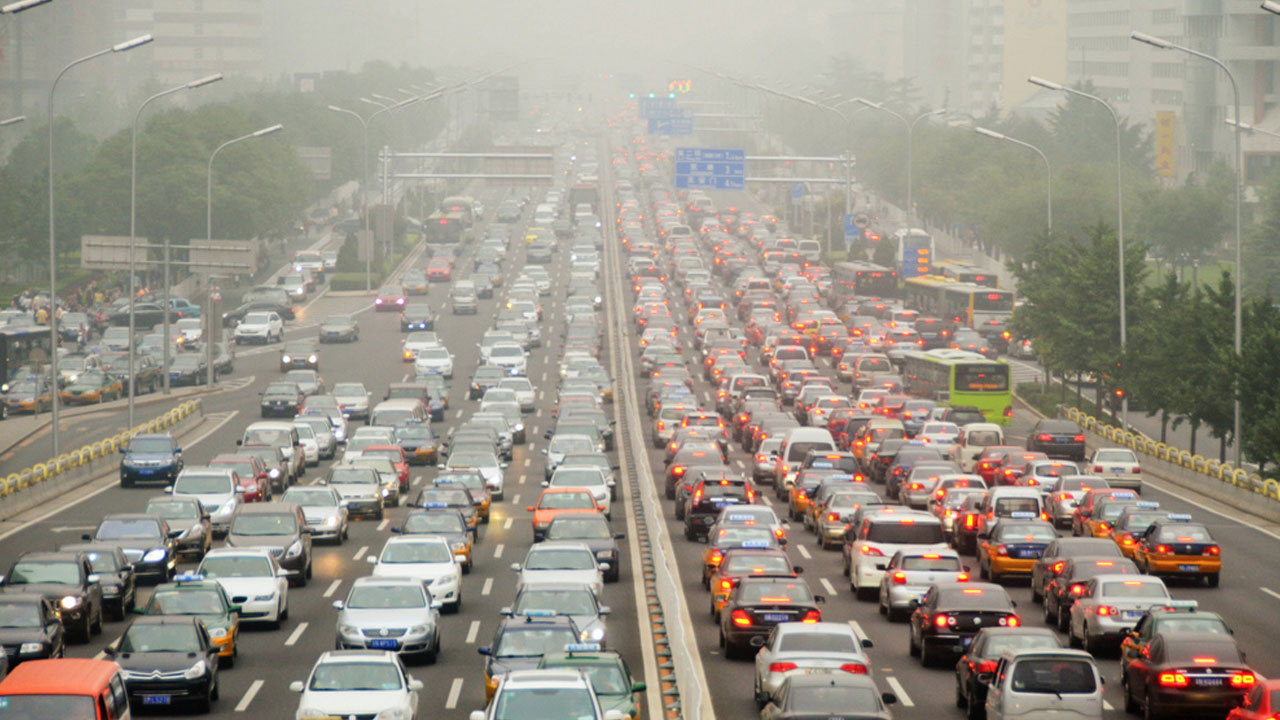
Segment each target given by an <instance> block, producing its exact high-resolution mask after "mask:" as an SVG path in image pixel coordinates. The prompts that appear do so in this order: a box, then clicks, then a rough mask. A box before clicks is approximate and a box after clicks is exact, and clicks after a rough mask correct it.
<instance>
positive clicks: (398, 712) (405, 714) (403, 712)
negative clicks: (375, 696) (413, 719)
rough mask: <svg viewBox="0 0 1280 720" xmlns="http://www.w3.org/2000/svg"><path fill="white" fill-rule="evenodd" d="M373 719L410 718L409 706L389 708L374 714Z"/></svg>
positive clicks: (402, 719) (395, 719) (403, 719)
mask: <svg viewBox="0 0 1280 720" xmlns="http://www.w3.org/2000/svg"><path fill="white" fill-rule="evenodd" d="M373 720H409V710H408V709H407V708H388V709H386V710H383V711H382V712H380V713H378V714H377V715H374V716H373Z"/></svg>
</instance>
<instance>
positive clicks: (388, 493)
mask: <svg viewBox="0 0 1280 720" xmlns="http://www.w3.org/2000/svg"><path fill="white" fill-rule="evenodd" d="M382 497H391V489H390V488H382Z"/></svg>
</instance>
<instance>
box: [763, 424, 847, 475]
mask: <svg viewBox="0 0 1280 720" xmlns="http://www.w3.org/2000/svg"><path fill="white" fill-rule="evenodd" d="M837 449H838V448H837V447H836V441H835V439H834V438H832V437H831V433H829V432H827V430H826V428H814V427H798V428H791V429H790V430H788V431H787V434H786V435H784V436H783V437H782V452H780V453H778V459H777V461H775V463H774V466H773V482H774V487H776V488H783V487H791V486H792V485H794V484H795V481H796V474H797V473H799V472H800V465H801V464H802V463H803V462H804V458H805V456H806V455H808V454H809V453H810V452H811V451H813V452H824V453H826V452H836V450H837Z"/></svg>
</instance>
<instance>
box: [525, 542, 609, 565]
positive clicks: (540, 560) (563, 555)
mask: <svg viewBox="0 0 1280 720" xmlns="http://www.w3.org/2000/svg"><path fill="white" fill-rule="evenodd" d="M524 567H525V569H526V570H594V569H595V567H596V563H595V559H594V558H593V557H592V556H591V553H590V552H589V551H587V550H569V549H559V548H552V549H546V550H544V549H540V548H538V547H536V546H535V547H534V549H533V550H532V551H531V552H530V553H529V557H528V558H527V559H526V560H525V563H524Z"/></svg>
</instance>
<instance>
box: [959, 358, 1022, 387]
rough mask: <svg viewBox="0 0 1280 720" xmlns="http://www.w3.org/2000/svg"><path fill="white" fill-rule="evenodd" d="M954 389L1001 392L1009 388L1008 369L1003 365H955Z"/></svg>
mask: <svg viewBox="0 0 1280 720" xmlns="http://www.w3.org/2000/svg"><path fill="white" fill-rule="evenodd" d="M955 378H956V380H955V384H956V390H957V391H962V390H970V391H978V390H985V391H992V392H1002V391H1004V390H1008V389H1009V369H1008V368H1007V367H1004V366H1000V365H996V364H994V363H993V364H990V365H957V366H956V375H955Z"/></svg>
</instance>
